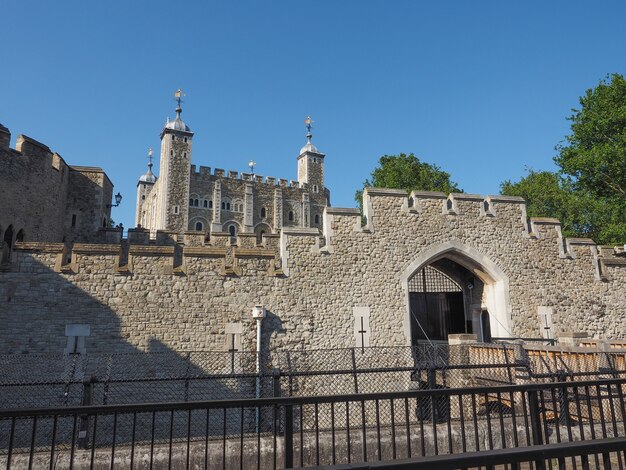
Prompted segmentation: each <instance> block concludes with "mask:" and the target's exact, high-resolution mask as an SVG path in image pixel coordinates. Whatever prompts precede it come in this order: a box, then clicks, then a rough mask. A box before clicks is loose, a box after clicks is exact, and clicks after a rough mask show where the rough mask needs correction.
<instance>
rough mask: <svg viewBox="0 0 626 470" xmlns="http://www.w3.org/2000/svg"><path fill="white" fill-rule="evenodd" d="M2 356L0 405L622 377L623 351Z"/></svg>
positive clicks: (517, 347)
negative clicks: (258, 359)
mask: <svg viewBox="0 0 626 470" xmlns="http://www.w3.org/2000/svg"><path fill="white" fill-rule="evenodd" d="M259 362H260V363H259V366H260V373H257V355H256V353H255V352H236V351H195V352H180V353H175V352H163V353H132V354H109V355H90V354H86V355H81V354H70V355H62V354H58V355H53V354H40V355H4V356H0V408H3V409H12V408H39V407H64V406H77V405H88V404H93V405H106V404H109V405H116V404H133V403H137V404H139V403H154V402H178V401H196V400H220V399H236V398H256V397H278V396H283V397H284V396H320V395H337V394H354V393H358V394H362V393H382V392H396V391H406V390H413V389H438V388H467V387H477V386H478V387H480V386H492V385H505V384H522V383H533V382H556V381H565V380H575V379H578V380H585V379H593V378H619V377H625V376H626V350H609V351H600V350H597V349H595V350H592V349H586V350H577V351H576V352H572V351H570V350H566V349H565V348H558V347H549V346H528V345H523V344H521V343H499V344H486V343H479V344H471V345H458V346H451V345H447V344H434V345H430V344H428V345H418V346H415V347H367V348H346V349H322V350H283V351H274V352H272V353H271V354H268V355H266V356H263V357H262V358H261V359H260V361H259Z"/></svg>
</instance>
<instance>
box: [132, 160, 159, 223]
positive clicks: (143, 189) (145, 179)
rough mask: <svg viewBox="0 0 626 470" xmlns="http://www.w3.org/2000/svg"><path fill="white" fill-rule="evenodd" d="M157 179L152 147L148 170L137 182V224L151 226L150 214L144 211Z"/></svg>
mask: <svg viewBox="0 0 626 470" xmlns="http://www.w3.org/2000/svg"><path fill="white" fill-rule="evenodd" d="M156 181H157V177H156V176H155V175H154V173H152V149H148V171H147V172H146V173H144V174H143V175H141V176H140V177H139V181H138V182H137V211H136V213H135V224H136V225H137V226H139V225H141V226H142V227H150V221H149V217H150V214H146V213H144V210H143V207H144V204H145V202H146V199H148V197H149V196H150V193H151V191H152V188H153V187H154V183H156Z"/></svg>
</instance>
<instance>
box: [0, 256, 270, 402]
mask: <svg viewBox="0 0 626 470" xmlns="http://www.w3.org/2000/svg"><path fill="white" fill-rule="evenodd" d="M17 254H18V255H19V260H18V261H17V262H18V263H20V271H21V272H16V271H15V270H14V269H13V270H11V269H10V270H9V271H8V272H4V273H3V274H2V278H3V282H2V283H0V305H2V308H0V322H1V323H2V325H3V328H2V332H1V333H0V338H1V339H2V341H1V346H0V347H1V348H2V349H1V351H2V354H3V355H1V356H0V395H1V396H2V405H0V406H1V407H3V408H14V407H41V406H72V405H80V404H85V403H92V404H121V403H142V402H143V403H146V402H165V401H190V400H210V399H225V398H249V397H254V396H255V394H256V375H255V371H256V355H255V353H253V352H252V353H250V352H234V351H232V352H231V353H227V352H223V351H190V352H180V351H175V350H173V349H171V348H170V347H169V346H168V345H166V344H165V343H163V342H162V341H160V340H157V339H154V338H151V339H149V340H148V345H147V348H146V349H147V351H142V350H140V349H138V348H137V347H136V346H135V345H133V344H131V343H129V342H128V341H127V340H126V339H125V338H124V334H123V333H122V331H121V328H120V324H121V320H120V318H119V316H118V314H117V313H116V312H115V311H114V310H112V309H111V308H110V307H109V306H107V305H105V304H103V303H102V302H100V301H99V300H97V299H95V298H94V297H92V296H91V295H89V293H87V292H85V291H83V290H82V289H80V288H79V287H77V286H76V285H75V284H72V283H71V282H68V281H67V280H66V279H64V277H63V276H62V275H60V274H58V273H56V272H54V271H53V270H51V269H50V268H49V267H48V266H45V265H44V264H42V263H41V262H39V261H36V260H34V259H33V257H32V256H29V255H28V254H27V253H24V252H18V253H17ZM12 268H15V264H14V265H13V266H12ZM102 282H112V283H113V282H115V281H114V279H111V280H110V281H104V280H103V281H102ZM96 289H97V287H96ZM138 323H140V322H138ZM68 325H74V326H72V327H70V328H67V327H68ZM86 331H88V332H89V333H90V335H89V336H81V334H84V332H86ZM66 335H69V336H66ZM233 373H234V374H238V375H239V376H235V377H233ZM85 381H86V382H89V383H91V385H90V387H91V389H90V392H89V395H91V396H90V397H87V396H86V393H85V390H86V386H85V385H84V383H83V382H85ZM270 388H271V387H270Z"/></svg>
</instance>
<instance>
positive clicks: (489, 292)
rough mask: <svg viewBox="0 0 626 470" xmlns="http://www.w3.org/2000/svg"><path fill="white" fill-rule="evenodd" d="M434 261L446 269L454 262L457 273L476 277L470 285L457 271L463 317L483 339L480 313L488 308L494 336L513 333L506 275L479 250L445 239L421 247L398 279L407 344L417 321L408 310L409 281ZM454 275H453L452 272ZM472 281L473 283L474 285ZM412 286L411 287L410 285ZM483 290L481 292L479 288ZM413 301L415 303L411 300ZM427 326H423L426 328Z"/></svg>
mask: <svg viewBox="0 0 626 470" xmlns="http://www.w3.org/2000/svg"><path fill="white" fill-rule="evenodd" d="M432 265H435V266H436V267H438V268H441V267H443V268H444V272H445V271H446V269H445V268H446V266H447V269H448V272H447V273H446V274H451V273H453V272H454V266H455V265H456V266H458V268H459V269H458V273H461V274H462V273H469V274H471V275H472V276H474V278H475V281H476V282H475V283H472V285H471V286H470V285H469V283H471V281H469V279H470V278H469V277H467V275H466V276H465V277H463V276H461V274H459V275H458V279H457V281H461V282H462V283H463V284H461V285H462V288H463V290H464V292H465V293H464V298H465V302H464V304H465V305H464V307H463V308H464V309H465V312H466V321H468V322H469V325H471V331H472V332H474V333H475V334H477V335H478V338H479V339H480V340H482V339H483V336H484V335H483V332H482V331H481V325H482V324H483V323H484V322H482V321H481V315H482V314H483V312H484V311H486V312H488V315H489V318H490V322H489V328H490V334H491V336H495V337H509V336H512V321H511V306H510V300H509V279H508V276H507V275H506V274H505V273H504V271H503V270H502V269H501V268H500V267H499V266H498V265H496V264H495V263H494V262H493V261H492V260H491V259H489V258H488V257H487V256H485V255H484V254H482V253H480V252H479V251H478V250H476V249H475V248H472V247H470V246H467V245H464V244H462V243H460V242H458V241H454V240H453V241H448V242H445V243H442V244H439V245H435V246H432V247H430V248H428V249H426V250H424V251H423V252H422V253H420V255H419V256H418V257H417V258H416V259H415V260H413V261H412V262H411V263H410V264H409V265H408V266H407V268H406V269H405V270H404V271H403V272H402V274H401V276H400V282H401V285H402V288H403V291H404V293H405V297H406V300H405V304H406V308H407V312H406V316H405V322H404V331H405V336H406V338H407V344H409V345H410V344H413V341H414V338H415V336H416V335H415V334H414V333H413V332H412V324H413V328H414V326H415V322H416V315H415V313H414V312H412V311H411V288H410V287H409V283H410V282H412V279H413V278H414V277H415V275H416V274H417V273H419V272H420V271H421V270H423V269H424V268H425V267H427V266H432ZM453 277H454V276H453ZM473 284H475V285H473ZM475 287H478V288H479V289H478V292H479V294H480V295H476V297H479V298H472V296H473V295H475V294H474V291H473V289H474V288H475ZM413 290H414V289H413ZM481 290H482V292H480V291H481ZM413 305H415V303H414V304H413ZM425 330H426V329H425Z"/></svg>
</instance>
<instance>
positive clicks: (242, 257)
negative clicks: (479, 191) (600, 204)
mask: <svg viewBox="0 0 626 470" xmlns="http://www.w3.org/2000/svg"><path fill="white" fill-rule="evenodd" d="M364 198H365V201H364V202H365V204H364V207H365V216H366V224H365V225H363V224H362V221H361V216H360V214H359V213H358V211H356V210H354V209H332V208H326V210H325V212H324V218H325V220H324V232H323V236H320V235H319V231H318V230H317V229H313V228H284V229H283V230H282V232H281V234H280V235H279V236H278V235H270V236H266V237H264V239H263V242H262V243H258V242H257V239H256V237H255V236H254V234H251V235H247V236H240V237H239V239H238V245H237V246H231V244H230V239H229V237H228V236H227V234H211V238H210V239H209V240H208V242H207V241H205V240H204V235H203V234H201V233H200V234H199V233H194V232H188V233H186V234H185V235H184V237H183V236H182V235H176V234H169V235H168V234H165V233H162V232H160V234H159V235H158V236H157V239H158V240H160V241H162V242H163V243H160V244H159V245H154V244H150V242H149V237H148V236H147V231H145V232H144V231H141V230H139V231H132V233H131V234H130V244H129V245H125V244H122V245H119V244H98V245H86V244H75V245H74V247H73V250H72V252H71V253H64V247H63V245H62V244H37V243H31V244H28V243H26V244H22V245H18V247H17V249H16V257H15V261H14V263H13V265H12V266H11V268H10V270H9V271H7V272H3V273H0V302H1V305H2V309H1V310H0V321H1V322H2V323H3V326H4V327H3V329H2V332H1V333H0V335H1V339H2V341H1V343H0V344H1V345H2V346H1V351H2V353H16V352H30V353H39V352H60V351H62V350H63V349H64V347H65V345H66V338H65V336H64V330H65V327H66V325H68V324H85V325H89V326H90V328H91V335H90V336H89V337H87V338H86V342H85V345H86V348H87V351H88V352H94V353H96V352H102V353H106V352H130V351H159V350H167V349H171V350H176V351H184V350H187V351H191V350H224V349H227V348H228V347H229V346H230V345H231V343H230V342H229V341H230V339H229V334H230V333H232V332H238V331H240V332H241V346H242V348H243V349H245V350H249V351H250V350H254V348H255V334H256V331H255V321H254V320H253V319H252V316H251V310H252V307H253V306H255V305H264V306H265V307H266V309H267V312H268V316H267V318H266V319H265V320H264V321H263V338H264V345H263V347H264V349H268V348H272V349H275V348H288V349H300V348H304V349H313V348H336V347H352V346H358V345H360V343H359V342H358V335H356V334H355V308H357V309H358V308H361V309H363V308H365V309H368V311H369V325H368V329H369V332H368V334H369V344H370V345H372V346H393V345H406V344H408V343H409V342H410V333H409V332H408V311H407V291H406V284H405V282H406V279H407V276H409V275H411V273H413V272H415V271H416V270H418V269H420V268H421V267H422V266H423V265H424V264H427V263H429V262H431V261H432V260H435V259H438V258H441V257H448V258H449V259H452V260H454V261H457V262H459V263H461V264H463V265H464V266H466V267H468V268H471V269H472V270H473V272H474V273H476V275H477V276H482V278H483V279H484V280H485V283H486V285H487V284H488V283H489V282H492V283H493V293H494V294H493V295H494V299H495V300H493V301H490V302H491V304H490V305H493V306H494V307H493V308H494V312H493V313H494V315H496V318H495V319H494V322H493V323H492V328H494V329H495V330H496V331H502V330H503V329H506V331H507V332H508V334H510V335H513V336H531V337H537V336H540V330H539V329H540V323H539V320H538V316H537V311H538V307H542V306H543V307H552V309H553V316H552V322H553V324H554V329H555V331H557V332H558V331H564V330H568V331H571V330H574V331H586V332H588V333H589V334H590V335H591V336H595V337H601V338H615V339H624V338H625V337H626V314H625V310H626V305H625V301H624V298H626V259H625V258H623V257H622V252H621V250H616V249H614V248H610V247H597V246H596V245H595V244H593V243H592V242H591V241H589V240H580V239H568V240H563V239H562V238H561V237H560V226H559V225H558V222H557V221H554V220H552V219H531V221H530V223H528V222H527V220H526V214H525V206H524V204H523V202H522V201H521V200H519V199H516V198H506V197H487V198H482V197H480V196H473V195H465V194H462V195H450V196H449V197H447V196H445V195H443V194H438V193H413V194H412V195H411V197H410V198H407V196H406V194H405V193H404V192H402V191H395V190H374V189H367V190H366V191H365V193H364ZM168 237H170V238H168ZM177 237H178V238H177ZM165 240H169V243H165ZM183 241H184V243H183ZM68 257H69V258H71V262H69V263H66V260H67V259H68ZM498 299H503V300H502V302H504V304H503V305H500V304H499V303H498V302H500V301H499V300H498ZM358 311H361V310H358ZM496 320H497V323H501V324H500V325H495V326H494V323H496ZM227 332H228V333H229V334H226V333H227Z"/></svg>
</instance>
